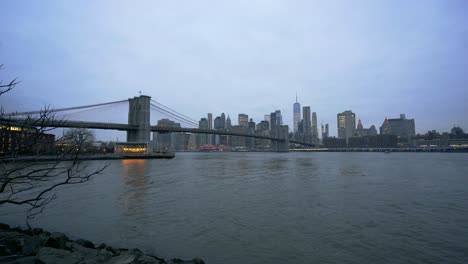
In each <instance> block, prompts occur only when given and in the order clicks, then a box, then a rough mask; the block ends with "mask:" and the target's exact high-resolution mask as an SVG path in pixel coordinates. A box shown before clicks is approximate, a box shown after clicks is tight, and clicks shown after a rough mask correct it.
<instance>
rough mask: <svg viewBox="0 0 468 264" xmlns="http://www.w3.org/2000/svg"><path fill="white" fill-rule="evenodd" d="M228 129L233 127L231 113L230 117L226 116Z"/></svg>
mask: <svg viewBox="0 0 468 264" xmlns="http://www.w3.org/2000/svg"><path fill="white" fill-rule="evenodd" d="M226 129H227V130H231V129H232V123H231V118H230V117H229V115H228V117H227V118H226Z"/></svg>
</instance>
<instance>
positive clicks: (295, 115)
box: [293, 94, 301, 134]
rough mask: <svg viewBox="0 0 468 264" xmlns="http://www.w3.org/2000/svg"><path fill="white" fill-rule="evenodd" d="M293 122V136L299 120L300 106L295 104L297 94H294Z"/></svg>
mask: <svg viewBox="0 0 468 264" xmlns="http://www.w3.org/2000/svg"><path fill="white" fill-rule="evenodd" d="M293 120H294V134H296V133H297V131H298V128H299V127H298V126H299V120H301V104H299V103H298V102H297V94H296V102H295V103H294V104H293Z"/></svg>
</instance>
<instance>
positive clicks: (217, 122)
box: [214, 116, 224, 130]
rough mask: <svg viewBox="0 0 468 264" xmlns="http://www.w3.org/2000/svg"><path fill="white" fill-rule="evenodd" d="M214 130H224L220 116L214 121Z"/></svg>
mask: <svg viewBox="0 0 468 264" xmlns="http://www.w3.org/2000/svg"><path fill="white" fill-rule="evenodd" d="M214 129H216V130H222V129H224V124H223V121H222V118H221V117H220V116H217V117H216V118H215V119H214Z"/></svg>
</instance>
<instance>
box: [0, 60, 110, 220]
mask: <svg viewBox="0 0 468 264" xmlns="http://www.w3.org/2000/svg"><path fill="white" fill-rule="evenodd" d="M2 66H3V65H2ZM0 84H1V82H0ZM16 84H18V81H17V80H16V79H14V80H13V81H11V82H8V83H7V84H4V85H3V84H2V85H1V86H0V96H1V95H3V94H4V93H6V92H8V91H10V90H12V89H13V88H14V87H15V85H16ZM2 109H3V108H2ZM51 121H56V118H55V115H54V113H53V110H52V109H51V108H49V107H46V108H44V109H43V110H42V111H41V112H40V113H39V114H37V115H34V116H27V117H26V118H23V119H15V118H14V117H12V116H10V115H8V116H7V115H6V114H4V113H3V110H1V111H0V129H1V130H0V144H2V140H3V144H2V145H1V146H2V149H0V208H2V207H5V206H7V205H17V206H21V205H24V206H27V208H28V209H27V210H28V211H27V218H26V224H27V225H28V226H29V220H31V219H33V218H34V217H35V216H36V215H37V214H39V213H41V212H42V211H43V210H44V208H45V207H46V205H47V204H49V203H50V202H51V201H52V200H53V199H55V198H56V190H57V188H59V187H61V186H64V185H74V184H80V183H84V182H87V181H89V180H91V179H92V177H93V176H95V175H98V174H100V173H102V172H103V170H104V169H105V168H106V167H107V165H104V166H102V167H99V168H97V169H96V168H94V169H93V168H89V167H87V166H86V164H85V163H83V162H82V161H81V160H80V157H81V155H82V153H83V152H82V150H83V148H84V146H85V145H86V144H88V142H89V141H90V140H92V139H93V138H94V137H93V136H92V134H90V133H89V132H88V131H86V130H73V133H72V134H70V133H69V134H65V135H64V137H63V138H58V139H56V140H55V138H54V136H52V135H50V134H48V132H50V131H51V130H52V129H54V128H53V127H50V126H49V124H50V123H51ZM71 136H73V141H71V143H70V144H71V145H70V147H69V148H67V149H66V151H64V152H61V153H59V154H56V153H51V152H52V151H53V149H52V148H51V145H54V144H55V143H58V142H64V140H69V139H70V137H71ZM51 138H53V140H51ZM45 154H49V155H50V154H54V155H52V156H48V157H49V159H47V160H48V161H47V162H45V161H44V156H43V155H45Z"/></svg>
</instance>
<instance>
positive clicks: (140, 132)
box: [127, 95, 151, 143]
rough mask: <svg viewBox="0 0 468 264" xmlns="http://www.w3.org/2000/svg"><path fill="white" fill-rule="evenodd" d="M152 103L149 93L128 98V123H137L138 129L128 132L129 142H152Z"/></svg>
mask: <svg viewBox="0 0 468 264" xmlns="http://www.w3.org/2000/svg"><path fill="white" fill-rule="evenodd" d="M150 104H151V97H149V96H147V95H140V96H139V97H133V98H129V99H128V124H129V125H136V126H138V129H136V130H129V131H128V132H127V142H140V143H149V142H150V138H151V128H150V126H151V124H150Z"/></svg>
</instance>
